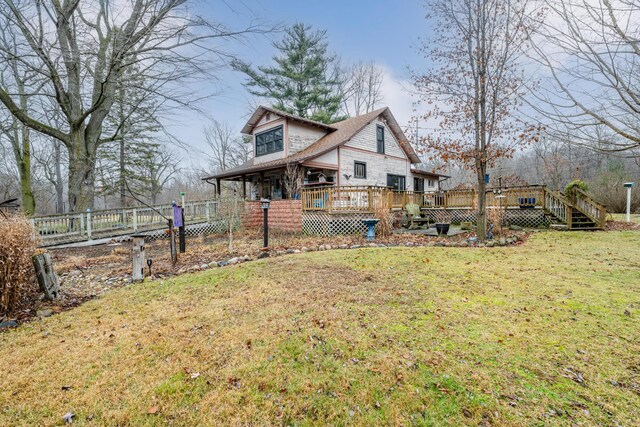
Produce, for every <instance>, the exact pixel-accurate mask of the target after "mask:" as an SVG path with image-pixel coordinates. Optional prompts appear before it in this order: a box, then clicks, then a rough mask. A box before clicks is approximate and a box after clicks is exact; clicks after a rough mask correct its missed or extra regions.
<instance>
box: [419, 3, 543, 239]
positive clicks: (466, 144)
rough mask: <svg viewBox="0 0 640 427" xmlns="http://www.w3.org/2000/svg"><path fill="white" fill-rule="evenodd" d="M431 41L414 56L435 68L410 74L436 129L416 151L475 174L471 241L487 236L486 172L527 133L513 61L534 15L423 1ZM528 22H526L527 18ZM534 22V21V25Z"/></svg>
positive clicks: (516, 6)
mask: <svg viewBox="0 0 640 427" xmlns="http://www.w3.org/2000/svg"><path fill="white" fill-rule="evenodd" d="M426 4H427V8H428V10H429V11H430V13H431V14H432V17H433V18H434V19H435V27H434V34H436V35H435V36H434V38H433V39H430V40H427V41H426V42H425V43H424V45H423V47H422V49H421V51H422V53H423V54H425V56H426V57H427V58H429V59H430V60H431V61H432V62H433V63H434V64H435V65H434V66H433V67H432V68H431V69H429V70H428V71H427V72H425V73H414V76H413V81H414V84H415V86H416V89H417V92H418V94H419V96H420V99H421V100H422V101H425V102H427V103H429V107H430V108H429V112H428V113H427V114H425V115H424V117H423V118H424V119H425V120H426V121H427V122H432V123H433V122H435V124H436V126H437V128H436V130H434V131H433V132H430V133H429V134H427V136H425V137H423V138H422V139H421V141H420V144H421V145H422V150H423V151H429V152H430V153H432V156H433V157H437V158H439V159H441V160H443V161H445V162H448V161H453V162H460V163H462V164H464V165H465V166H466V167H468V168H471V169H473V170H474V172H475V174H476V178H477V190H478V217H477V221H478V238H479V239H480V240H484V239H485V236H486V193H485V191H486V185H485V174H486V173H487V167H488V166H491V165H492V164H493V162H495V161H496V159H499V158H502V157H508V156H510V155H512V153H513V151H514V150H515V149H516V148H517V147H518V146H519V145H522V144H523V143H526V142H527V141H528V138H527V134H528V133H530V132H532V131H533V130H534V129H531V128H528V127H527V126H525V125H524V124H523V123H521V122H519V121H518V120H517V117H516V116H515V113H516V112H517V110H518V108H519V106H520V103H521V102H520V98H521V96H522V92H523V89H524V82H523V78H522V66H521V64H520V61H519V60H520V57H521V55H522V49H523V47H524V46H525V44H526V42H527V40H528V39H529V36H530V33H531V31H532V30H533V28H534V27H535V25H536V21H535V19H538V18H540V16H539V15H536V14H535V13H534V14H531V12H532V11H531V10H529V8H528V2H527V1H525V0H522V1H520V0H460V1H449V0H430V1H427V3H426ZM531 16H533V18H531ZM534 18H535V19H534Z"/></svg>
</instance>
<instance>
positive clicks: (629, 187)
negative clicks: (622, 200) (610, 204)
mask: <svg viewBox="0 0 640 427" xmlns="http://www.w3.org/2000/svg"><path fill="white" fill-rule="evenodd" d="M635 184H636V183H635V182H625V183H624V188H626V189H627V222H631V189H632V188H633V186H634V185H635Z"/></svg>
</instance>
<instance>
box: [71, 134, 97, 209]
mask: <svg viewBox="0 0 640 427" xmlns="http://www.w3.org/2000/svg"><path fill="white" fill-rule="evenodd" d="M71 140H72V146H73V149H70V150H69V186H68V189H69V190H68V192H69V194H68V200H69V212H83V211H85V210H87V209H93V199H94V192H95V187H94V186H95V162H96V150H95V149H88V148H87V145H88V144H86V142H85V137H84V132H83V131H80V130H74V131H72V133H71Z"/></svg>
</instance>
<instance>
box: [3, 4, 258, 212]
mask: <svg viewBox="0 0 640 427" xmlns="http://www.w3.org/2000/svg"><path fill="white" fill-rule="evenodd" d="M0 27H3V28H7V29H8V30H9V31H10V32H12V34H14V35H15V36H16V43H14V44H11V45H9V44H7V43H0V60H2V61H7V60H10V59H13V58H17V59H18V63H19V65H20V67H22V68H23V69H24V70H30V71H33V72H36V73H38V75H39V76H40V77H42V78H43V79H44V80H45V86H44V87H43V89H42V90H40V91H38V92H37V93H34V94H33V96H34V97H42V98H46V99H47V100H49V99H54V100H55V107H56V109H57V110H58V112H59V113H60V114H61V116H62V117H64V119H65V126H64V127H62V128H59V127H56V126H54V125H52V124H51V123H49V122H48V121H47V119H46V117H40V116H36V115H34V114H33V113H32V112H31V111H29V110H26V109H25V108H23V107H22V106H21V105H20V102H19V101H18V100H17V99H16V94H15V93H13V92H12V91H11V90H10V89H9V88H7V87H6V86H5V85H4V84H2V85H1V86H0V101H1V102H2V103H3V104H4V105H5V107H6V108H7V109H8V110H9V111H10V112H11V114H12V115H13V116H14V117H15V118H17V119H18V120H20V122H22V123H23V124H24V125H26V126H28V127H29V128H31V129H34V130H36V131H38V132H41V133H43V134H46V135H49V136H50V137H52V138H55V139H57V140H59V141H61V142H62V143H63V144H64V145H65V146H66V148H67V150H68V155H69V171H68V174H69V178H68V199H69V209H70V210H72V211H77V210H84V209H85V208H87V207H91V206H92V204H93V197H94V184H95V166H96V156H97V152H98V148H99V147H100V145H102V144H105V143H107V142H110V141H115V140H117V139H118V137H119V136H120V133H121V130H122V128H121V126H117V127H115V129H113V130H112V132H110V133H109V134H106V133H105V120H106V118H107V117H108V116H109V115H110V114H112V113H113V111H112V107H113V105H114V100H115V95H116V90H117V87H118V83H119V82H122V80H121V79H123V78H127V79H131V81H132V82H135V81H137V80H136V79H135V77H137V76H138V75H144V76H145V77H146V84H145V85H144V86H143V87H141V88H139V89H141V90H143V91H145V92H147V93H150V94H154V95H155V96H157V97H158V102H167V103H171V104H172V105H179V106H182V107H192V106H193V105H194V103H195V102H197V100H198V99H200V98H202V96H201V95H198V94H195V93H192V92H189V91H188V90H187V89H184V88H185V87H187V86H188V83H189V82H191V81H193V80H195V79H198V78H201V77H202V76H203V75H209V76H211V77H212V78H215V77H214V75H213V71H214V70H215V69H216V66H218V65H220V63H221V62H224V61H225V60H227V59H231V58H230V57H229V55H228V54H226V53H225V52H224V51H222V50H220V48H219V46H220V42H221V41H224V40H228V39H229V38H232V37H236V36H238V35H239V34H241V33H242V32H232V31H228V30H226V29H225V28H223V27H222V26H221V25H218V24H215V23H212V22H207V21H205V20H204V19H202V18H200V17H198V16H197V15H194V14H193V13H191V12H190V11H189V10H188V9H187V0H160V1H156V0H131V1H130V2H115V1H110V0H103V1H100V2H80V1H79V0H65V1H63V2H60V1H57V0H50V1H37V2H32V1H26V0H5V1H4V2H3V3H2V4H1V5H0ZM244 31H245V32H246V31H261V29H260V28H256V27H251V28H249V29H245V30H244ZM134 67H137V70H136V71H135V72H134V73H130V74H127V73H126V71H127V70H131V69H133V68H134ZM125 84H128V83H125Z"/></svg>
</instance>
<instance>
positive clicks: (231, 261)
mask: <svg viewBox="0 0 640 427" xmlns="http://www.w3.org/2000/svg"><path fill="white" fill-rule="evenodd" d="M227 262H228V264H229V265H233V264H237V263H239V262H240V258H238V257H237V256H236V257H233V258H231V259H230V260H229V261H227Z"/></svg>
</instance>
